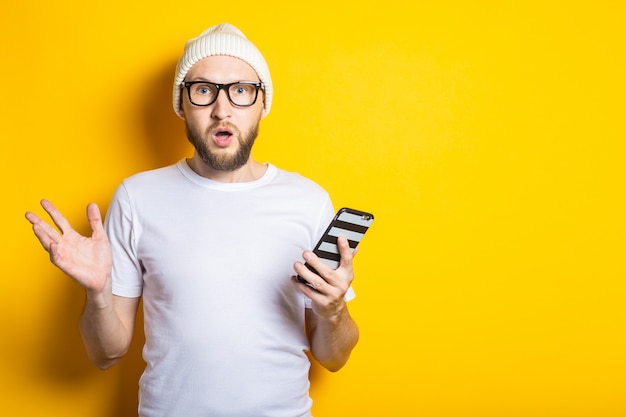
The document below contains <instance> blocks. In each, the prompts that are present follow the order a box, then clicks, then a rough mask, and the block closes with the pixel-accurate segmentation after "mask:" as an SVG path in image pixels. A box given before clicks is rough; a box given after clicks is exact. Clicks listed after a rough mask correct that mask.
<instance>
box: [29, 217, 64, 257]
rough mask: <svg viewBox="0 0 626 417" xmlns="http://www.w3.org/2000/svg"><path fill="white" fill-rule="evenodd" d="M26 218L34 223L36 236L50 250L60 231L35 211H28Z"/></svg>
mask: <svg viewBox="0 0 626 417" xmlns="http://www.w3.org/2000/svg"><path fill="white" fill-rule="evenodd" d="M26 219H27V220H28V221H29V222H30V223H31V224H32V228H33V233H35V236H36V237H37V239H38V240H39V243H41V246H43V248H44V249H45V250H47V251H48V250H49V249H50V245H51V244H52V242H54V241H56V240H58V239H59V233H58V232H57V230H56V229H55V228H54V227H52V226H50V225H49V224H48V223H46V222H45V221H44V220H43V219H41V218H40V217H39V216H37V215H36V214H35V213H31V212H27V213H26Z"/></svg>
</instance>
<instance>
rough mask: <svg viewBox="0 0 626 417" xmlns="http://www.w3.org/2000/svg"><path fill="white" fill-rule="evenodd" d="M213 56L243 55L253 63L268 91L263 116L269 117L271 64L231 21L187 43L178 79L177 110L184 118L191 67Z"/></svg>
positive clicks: (175, 96) (176, 90)
mask: <svg viewBox="0 0 626 417" xmlns="http://www.w3.org/2000/svg"><path fill="white" fill-rule="evenodd" d="M213 55H228V56H232V57H235V58H239V59H241V60H242V61H245V62H246V63H247V64H248V65H250V66H251V67H252V68H253V69H254V70H255V71H256V73H257V75H258V76H259V79H260V80H261V82H262V83H263V85H264V90H265V109H264V112H263V117H265V116H267V114H268V113H269V112H270V108H271V107H272V92H273V89H272V78H271V77H270V71H269V68H268V67H267V63H266V62H265V59H264V58H263V55H261V52H259V50H258V49H257V48H256V46H254V45H253V44H252V42H250V41H249V40H248V39H247V38H246V36H245V35H244V34H243V32H241V31H240V30H239V29H237V28H236V27H235V26H233V25H230V24H228V23H222V24H219V25H215V26H211V27H210V28H208V29H207V30H205V31H204V32H202V34H200V36H198V37H197V38H192V39H189V40H188V41H187V43H186V44H185V50H184V52H183V56H181V57H180V60H179V61H178V65H177V66H176V78H175V79H174V111H175V112H176V114H178V115H179V116H180V117H183V114H182V111H181V108H180V93H181V85H182V83H183V81H184V80H185V76H186V75H187V72H188V71H189V69H190V68H191V67H192V66H193V65H194V64H195V63H196V62H198V61H200V60H202V59H204V58H206V57H208V56H213Z"/></svg>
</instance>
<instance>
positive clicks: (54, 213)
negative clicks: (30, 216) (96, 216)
mask: <svg viewBox="0 0 626 417" xmlns="http://www.w3.org/2000/svg"><path fill="white" fill-rule="evenodd" d="M41 207H43V209H44V210H45V211H46V213H48V215H49V216H50V218H51V219H52V221H53V222H54V224H55V225H56V226H57V227H58V228H59V230H60V231H61V233H63V234H65V233H66V232H68V231H73V230H74V229H72V226H70V223H69V222H68V221H67V219H66V218H65V217H63V215H62V214H61V212H60V211H59V210H58V209H57V208H56V207H55V206H54V204H52V203H51V202H50V201H48V200H41Z"/></svg>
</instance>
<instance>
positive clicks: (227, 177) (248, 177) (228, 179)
mask: <svg viewBox="0 0 626 417" xmlns="http://www.w3.org/2000/svg"><path fill="white" fill-rule="evenodd" d="M187 164H188V165H189V167H190V168H191V169H192V170H193V171H194V172H195V173H196V174H198V175H200V176H202V177H205V178H208V179H210V180H213V181H217V182H225V183H234V182H251V181H256V180H258V179H259V178H261V177H262V176H263V175H264V174H265V171H266V170H267V164H262V163H260V162H257V161H255V160H253V159H252V158H250V159H248V162H246V163H245V164H244V165H243V166H242V167H241V168H238V169H236V170H234V171H220V170H216V169H213V168H211V167H210V166H208V165H207V164H205V163H204V161H202V159H200V158H199V157H198V155H195V154H194V156H193V157H192V158H188V159H187Z"/></svg>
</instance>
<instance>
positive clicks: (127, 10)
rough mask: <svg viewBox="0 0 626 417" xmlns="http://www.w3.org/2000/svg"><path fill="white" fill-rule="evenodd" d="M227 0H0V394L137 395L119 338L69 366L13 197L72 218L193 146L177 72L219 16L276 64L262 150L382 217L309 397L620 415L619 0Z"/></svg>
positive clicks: (624, 356)
mask: <svg viewBox="0 0 626 417" xmlns="http://www.w3.org/2000/svg"><path fill="white" fill-rule="evenodd" d="M413 3H414V6H413V7H412V8H411V9H407V6H408V5H409V4H413ZM422 3H424V4H422ZM227 4H228V3H224V5H221V4H218V3H210V2H206V1H193V0H192V1H189V2H186V3H177V2H166V1H157V2H154V1H134V2H133V1H128V0H126V1H120V0H108V1H106V2H104V1H103V2H88V1H84V2H83V1H57V2H52V1H43V0H22V1H11V2H5V4H4V5H3V6H2V11H1V13H0V28H1V29H0V30H1V33H0V35H1V36H0V39H2V40H1V41H0V42H2V50H1V56H2V65H1V69H0V71H1V72H2V77H1V79H2V100H1V101H0V106H2V107H1V109H0V110H1V111H0V117H1V118H2V119H1V128H2V144H3V145H2V147H3V150H2V152H1V155H2V156H1V158H2V163H1V164H0V169H2V184H3V187H2V188H3V196H4V197H3V203H2V204H1V205H0V210H1V213H0V222H2V224H1V226H0V230H2V232H3V239H1V243H0V245H2V248H1V250H0V253H2V265H3V270H4V273H3V279H2V283H3V285H2V286H3V288H2V291H0V309H1V311H0V329H1V331H2V336H1V339H2V342H1V343H0V361H1V365H0V413H1V414H2V415H7V416H64V417H72V416H80V417H84V416H97V417H100V416H102V417H119V416H130V415H132V411H133V408H134V407H135V404H136V400H135V395H136V378H137V376H138V373H139V372H140V367H141V362H140V359H139V348H138V347H135V349H134V351H133V352H132V354H131V356H130V357H129V358H128V359H126V360H125V361H124V362H123V363H122V364H121V365H119V366H118V367H116V368H114V369H112V370H109V371H107V372H104V373H103V372H100V371H97V370H95V369H94V368H93V367H92V366H91V365H89V363H88V362H87V360H86V359H85V355H84V353H83V350H82V346H81V342H80V338H79V336H78V332H77V317H78V315H79V313H80V309H81V306H82V293H81V291H80V290H79V289H77V288H76V287H75V286H74V285H73V283H72V282H70V281H69V280H68V279H67V278H65V277H63V276H62V274H60V273H59V272H57V271H56V270H55V269H54V268H53V267H51V266H50V264H49V263H48V260H47V257H46V255H45V253H44V252H43V251H42V249H41V248H40V247H39V245H38V243H37V242H36V240H35V238H34V237H33V236H32V234H31V231H30V228H29V225H28V223H27V222H26V220H24V219H23V213H24V212H25V211H26V210H33V209H35V210H38V212H41V210H39V209H38V201H39V199H40V198H43V197H45V198H49V199H51V200H52V201H54V202H55V203H56V204H57V205H58V206H59V207H60V208H61V209H62V210H63V211H64V212H65V214H66V215H67V217H68V218H69V219H70V220H71V221H72V222H73V223H74V224H75V225H76V226H77V227H78V228H79V229H80V230H82V231H86V230H88V226H87V223H86V221H85V220H84V207H85V206H86V204H87V203H88V202H89V201H96V202H98V203H99V204H101V206H103V207H106V205H107V204H108V201H109V198H110V196H111V194H112V192H113V190H114V188H115V187H116V186H117V184H118V183H119V182H120V181H121V180H122V179H123V178H124V177H126V176H128V175H130V174H132V173H135V172H137V171H140V170H144V169H148V168H153V167H158V166H162V165H164V164H169V163H172V162H174V161H176V160H178V159H179V158H180V157H182V156H184V155H187V154H189V147H188V146H187V144H186V139H185V138H184V134H183V127H182V122H180V121H179V120H178V119H177V118H176V116H175V115H174V114H173V112H172V111H171V108H170V90H171V85H170V82H171V79H172V74H173V67H174V64H175V61H176V59H177V57H178V55H179V53H180V52H181V50H182V45H183V42H184V41H185V40H186V39H188V38H189V37H192V36H195V35H197V34H198V33H199V32H200V31H202V30H203V29H205V28H206V27H208V26H209V25H211V24H215V23H219V22H222V21H229V22H231V23H234V24H236V25H237V26H239V27H240V28H241V29H242V30H243V31H244V32H245V33H246V34H247V35H248V36H249V37H250V38H251V39H252V40H253V41H254V42H255V43H256V44H257V45H258V46H259V48H260V49H261V50H262V51H264V53H265V55H266V58H267V61H268V62H269V65H270V68H271V70H272V75H273V79H274V84H275V90H276V93H275V94H276V95H275V102H274V106H273V108H272V112H271V114H270V116H269V117H268V118H267V119H266V120H265V121H264V122H263V124H262V127H261V136H260V138H259V141H258V146H257V148H256V151H255V152H256V156H257V158H258V159H261V160H264V161H265V160H270V161H272V162H274V163H275V164H277V165H278V166H280V167H283V168H286V169H289V170H297V171H299V172H301V173H302V174H304V175H307V176H309V177H310V178H312V179H314V180H316V181H318V182H319V183H320V184H322V185H323V186H325V187H326V188H327V189H328V190H329V191H330V193H331V194H332V196H333V198H334V200H335V203H336V205H337V206H338V207H339V206H343V205H348V206H353V207H356V208H361V209H364V210H371V211H372V212H373V213H375V215H376V218H377V220H376V222H375V224H374V226H373V228H372V230H371V232H370V234H368V236H367V237H366V238H365V240H364V242H363V245H362V248H361V253H360V254H359V257H358V258H357V281H355V283H354V287H355V290H356V291H357V293H358V298H357V299H356V300H355V301H354V302H353V303H352V304H351V309H352V312H353V314H354V316H355V317H356V319H357V320H358V322H359V324H360V328H361V331H362V338H361V342H360V345H359V346H358V348H357V349H356V350H355V352H354V354H353V358H352V360H351V362H350V363H349V365H348V366H347V367H346V368H345V369H344V370H342V371H341V372H339V373H337V374H329V373H327V372H325V371H323V370H321V369H319V368H315V369H314V370H313V380H314V382H313V383H314V388H313V390H312V395H313V397H314V400H315V405H314V412H315V415H316V416H317V417H323V416H330V417H346V416H360V417H362V416H375V417H379V416H423V417H469V416H477V417H502V416H507V417H513V416H520V417H528V416H533V417H560V416H563V417H565V416H567V417H617V416H621V417H623V416H626V394H625V392H626V308H625V307H624V306H625V300H626V284H625V278H626V274H625V271H626V267H625V266H624V265H625V261H624V259H625V257H626V256H625V249H626V244H625V239H626V220H625V219H626V215H625V213H626V210H625V209H626V207H625V200H626V198H625V195H624V194H625V192H624V179H625V172H624V156H625V155H624V150H625V145H624V143H625V141H626V135H625V133H626V132H625V130H626V129H624V118H625V116H624V108H625V106H624V100H625V97H626V91H625V90H626V89H625V88H624V87H625V82H624V73H625V70H626V65H625V53H624V40H625V36H624V21H625V17H626V16H625V13H624V6H623V5H622V2H618V1H606V0H599V1H593V2H592V1H589V2H566V1H560V2H556V1H530V2H529V1H521V0H520V1H516V0H514V1H506V2H503V1H478V2H477V1H457V2H451V1H432V2H410V1H400V0H388V1H385V2H341V1H336V0H333V1H330V0H320V1H318V2H315V3H306V2H305V3H302V2H298V1H292V0H290V1H272V0H270V1H267V2H252V1H246V0H243V1H240V2H237V3H236V4H232V5H230V6H228V5H227Z"/></svg>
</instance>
